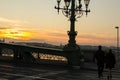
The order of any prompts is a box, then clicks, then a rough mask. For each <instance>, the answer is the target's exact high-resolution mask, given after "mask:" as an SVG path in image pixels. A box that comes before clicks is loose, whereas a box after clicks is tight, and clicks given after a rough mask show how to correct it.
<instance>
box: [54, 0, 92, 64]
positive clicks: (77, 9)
mask: <svg viewBox="0 0 120 80" xmlns="http://www.w3.org/2000/svg"><path fill="white" fill-rule="evenodd" d="M81 1H82V0H64V3H65V6H63V7H62V8H61V7H60V2H61V0H57V4H58V5H57V6H55V9H57V10H58V13H59V10H61V11H62V13H63V15H64V16H66V17H67V18H69V19H70V31H68V32H67V33H68V36H69V40H68V44H67V45H65V47H64V48H63V50H64V51H66V53H68V55H67V57H68V60H69V59H70V60H69V62H70V63H71V64H74V62H77V59H78V58H77V56H78V54H75V53H79V54H81V53H80V48H79V46H78V45H77V44H76V40H75V37H76V36H77V31H75V21H76V19H77V18H80V17H81V16H82V15H83V12H85V13H86V15H87V14H88V12H90V10H88V5H89V2H90V0H84V3H85V8H86V9H85V10H83V9H82V3H81ZM70 5H71V7H70ZM73 61H74V62H73ZM79 61H80V59H79Z"/></svg>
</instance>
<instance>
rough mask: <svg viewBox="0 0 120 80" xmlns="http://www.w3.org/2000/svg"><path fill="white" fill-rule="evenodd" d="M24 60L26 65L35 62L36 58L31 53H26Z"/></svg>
mask: <svg viewBox="0 0 120 80" xmlns="http://www.w3.org/2000/svg"><path fill="white" fill-rule="evenodd" d="M23 58H24V61H25V62H26V63H32V62H35V58H34V57H33V55H32V54H31V52H24V55H23Z"/></svg>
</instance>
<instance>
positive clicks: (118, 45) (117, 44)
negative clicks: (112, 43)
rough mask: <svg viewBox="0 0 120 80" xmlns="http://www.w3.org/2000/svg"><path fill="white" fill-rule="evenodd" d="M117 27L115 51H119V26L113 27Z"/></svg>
mask: <svg viewBox="0 0 120 80" xmlns="http://www.w3.org/2000/svg"><path fill="white" fill-rule="evenodd" d="M115 28H116V29H117V53H119V27H118V26H116V27H115Z"/></svg>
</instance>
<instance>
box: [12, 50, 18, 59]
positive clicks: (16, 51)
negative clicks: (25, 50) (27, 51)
mask: <svg viewBox="0 0 120 80" xmlns="http://www.w3.org/2000/svg"><path fill="white" fill-rule="evenodd" d="M13 51H14V56H13V58H14V61H17V60H18V56H19V51H18V50H17V49H15V50H13Z"/></svg>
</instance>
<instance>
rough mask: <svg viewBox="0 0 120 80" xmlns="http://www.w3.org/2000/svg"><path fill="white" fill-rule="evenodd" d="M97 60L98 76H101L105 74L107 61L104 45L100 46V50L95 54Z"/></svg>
mask: <svg viewBox="0 0 120 80" xmlns="http://www.w3.org/2000/svg"><path fill="white" fill-rule="evenodd" d="M95 60H96V61H97V66H98V77H99V78H100V77H101V76H103V74H102V73H103V69H104V62H105V53H104V51H103V50H102V46H98V50H97V51H96V53H95V55H94V61H95Z"/></svg>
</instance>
